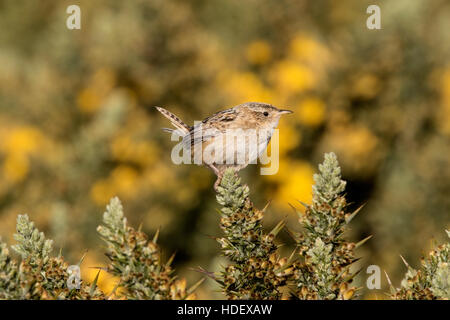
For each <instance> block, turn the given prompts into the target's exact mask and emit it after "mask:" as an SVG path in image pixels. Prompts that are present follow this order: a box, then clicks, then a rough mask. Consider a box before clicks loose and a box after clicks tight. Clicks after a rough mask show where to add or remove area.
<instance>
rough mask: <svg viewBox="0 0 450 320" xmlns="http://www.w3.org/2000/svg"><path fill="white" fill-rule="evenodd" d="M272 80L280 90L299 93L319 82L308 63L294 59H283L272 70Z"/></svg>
mask: <svg viewBox="0 0 450 320" xmlns="http://www.w3.org/2000/svg"><path fill="white" fill-rule="evenodd" d="M271 80H272V82H273V83H274V85H276V86H277V87H278V88H279V90H282V91H287V92H288V93H299V92H303V91H305V90H309V89H312V88H314V87H315V86H316V84H317V78H316V76H315V75H314V72H313V71H312V70H311V69H310V68H308V67H307V66H306V65H303V64H300V63H296V62H294V61H292V60H282V61H280V62H279V63H277V64H276V65H275V66H274V68H273V70H271Z"/></svg>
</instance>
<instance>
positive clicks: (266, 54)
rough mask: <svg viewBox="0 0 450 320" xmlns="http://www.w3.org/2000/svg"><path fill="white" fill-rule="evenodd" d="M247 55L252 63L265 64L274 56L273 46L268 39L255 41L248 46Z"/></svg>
mask: <svg viewBox="0 0 450 320" xmlns="http://www.w3.org/2000/svg"><path fill="white" fill-rule="evenodd" d="M246 55H247V60H248V61H249V62H250V63H252V64H265V63H267V62H268V61H269V60H270V58H271V57H272V48H271V47H270V45H269V44H268V43H267V42H266V41H263V40H258V41H253V42H251V43H250V44H249V45H248V46H247V50H246Z"/></svg>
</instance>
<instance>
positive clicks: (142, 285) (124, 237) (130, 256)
mask: <svg viewBox="0 0 450 320" xmlns="http://www.w3.org/2000/svg"><path fill="white" fill-rule="evenodd" d="M97 231H98V232H99V233H100V235H101V237H102V239H103V240H104V241H105V242H106V244H107V253H106V256H107V257H108V258H109V259H110V264H109V265H108V267H107V270H108V272H110V273H111V274H113V275H115V276H117V277H119V278H120V282H119V288H120V289H122V290H120V291H121V292H122V294H123V295H124V296H125V298H128V299H139V300H140V299H154V300H173V299H191V298H194V297H195V296H194V295H193V294H192V292H193V290H194V289H195V287H196V286H197V285H199V283H198V284H197V285H195V286H194V287H192V288H190V289H189V290H188V289H186V280H185V279H181V280H177V279H176V277H175V276H174V275H173V269H172V267H171V266H170V264H171V262H172V259H173V256H172V258H171V259H169V261H168V262H166V263H162V261H161V255H160V249H159V247H158V245H157V244H156V241H157V238H158V233H157V234H156V235H155V237H154V238H153V240H149V239H148V238H147V236H146V235H145V234H144V233H143V232H141V231H140V230H135V229H133V228H132V227H130V226H129V225H128V223H127V219H126V218H125V217H124V214H123V207H122V204H121V203H120V200H119V199H118V198H117V197H115V198H112V199H111V201H110V203H109V205H108V206H107V207H106V211H105V213H104V214H103V225H101V226H99V227H98V228H97Z"/></svg>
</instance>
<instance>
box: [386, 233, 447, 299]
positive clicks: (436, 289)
mask: <svg viewBox="0 0 450 320" xmlns="http://www.w3.org/2000/svg"><path fill="white" fill-rule="evenodd" d="M446 232H447V236H448V237H449V238H450V231H446ZM402 259H403V258H402ZM421 260H422V261H421V268H420V269H419V270H416V269H414V268H412V267H411V266H410V265H409V264H408V263H407V262H406V261H405V260H404V259H403V262H404V263H405V265H406V267H407V268H408V271H407V272H406V274H405V277H404V279H403V280H402V282H401V286H400V288H394V286H393V285H392V283H391V281H390V280H389V283H390V286H391V297H392V298H393V299H396V300H405V299H407V300H435V299H446V300H448V299H450V244H449V243H448V242H447V243H445V244H441V245H439V246H437V247H436V248H435V249H433V250H432V251H430V252H429V254H428V256H427V257H426V258H425V257H424V258H422V259H421ZM388 279H389V278H388Z"/></svg>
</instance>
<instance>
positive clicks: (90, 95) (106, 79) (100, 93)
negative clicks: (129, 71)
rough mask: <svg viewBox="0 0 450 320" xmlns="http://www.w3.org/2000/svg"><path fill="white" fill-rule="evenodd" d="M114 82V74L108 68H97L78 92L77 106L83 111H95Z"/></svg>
mask: <svg viewBox="0 0 450 320" xmlns="http://www.w3.org/2000/svg"><path fill="white" fill-rule="evenodd" d="M115 83H116V77H115V74H114V73H113V72H112V71H111V70H108V69H99V70H97V71H96V72H95V73H94V74H93V75H92V77H91V79H90V80H89V82H88V84H87V86H86V88H84V89H82V90H81V92H80V93H79V94H78V97H77V103H78V108H79V109H80V110H81V111H82V112H84V113H92V112H95V111H97V110H98V109H99V108H100V107H101V106H102V103H103V101H104V99H105V98H106V96H107V95H108V94H109V93H110V91H111V90H112V89H113V88H114V86H115Z"/></svg>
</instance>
